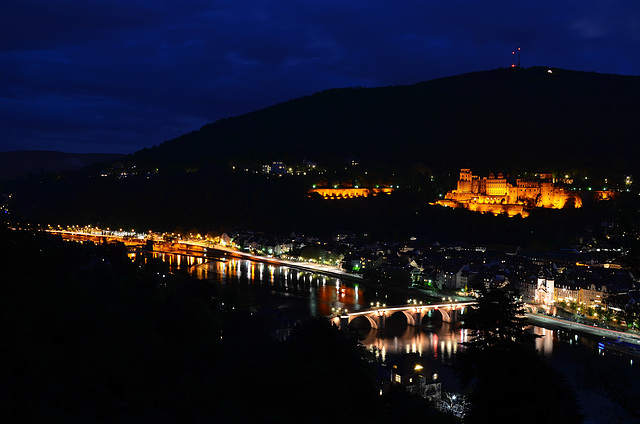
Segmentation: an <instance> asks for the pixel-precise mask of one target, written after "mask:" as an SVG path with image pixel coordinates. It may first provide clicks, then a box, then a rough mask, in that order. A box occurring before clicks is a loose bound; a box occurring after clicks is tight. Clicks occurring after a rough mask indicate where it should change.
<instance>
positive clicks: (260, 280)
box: [192, 258, 368, 316]
mask: <svg viewBox="0 0 640 424" xmlns="http://www.w3.org/2000/svg"><path fill="white" fill-rule="evenodd" d="M192 273H193V274H194V275H195V276H196V277H198V278H201V279H208V280H210V281H213V282H217V283H220V284H221V285H222V287H223V289H224V288H230V287H236V288H250V287H254V288H255V290H258V291H261V290H262V291H264V290H266V289H269V290H268V292H267V293H266V294H267V295H269V296H272V297H274V298H282V297H287V307H288V308H294V309H295V308H298V309H300V311H303V310H304V313H303V314H302V316H309V313H311V315H312V316H319V315H322V316H326V315H330V314H331V313H332V308H335V309H338V308H347V309H349V310H350V311H358V310H362V309H366V308H367V305H368V303H367V296H365V293H364V290H363V289H362V288H361V287H360V286H359V285H357V284H352V283H349V282H345V281H343V280H342V279H340V278H335V277H328V276H324V275H319V274H316V273H314V272H310V271H304V270H299V269H295V268H291V267H288V266H279V265H273V264H264V263H257V262H254V261H250V260H246V259H234V258H231V259H228V260H226V261H222V260H220V261H211V262H208V263H204V264H202V265H198V266H196V267H194V269H193V270H192ZM263 294H264V293H263ZM280 309H282V308H280Z"/></svg>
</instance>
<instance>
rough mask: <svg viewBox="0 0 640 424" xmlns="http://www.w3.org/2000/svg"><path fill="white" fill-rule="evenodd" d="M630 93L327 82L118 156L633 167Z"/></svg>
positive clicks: (541, 73) (605, 88)
mask: <svg viewBox="0 0 640 424" xmlns="http://www.w3.org/2000/svg"><path fill="white" fill-rule="evenodd" d="M639 98H640V77H636V76H619V75H606V74H597V73H592V72H577V71H568V70H562V69H555V68H546V67H534V68H527V69H497V70H493V71H483V72H474V73H469V74H464V75H459V76H453V77H448V78H441V79H436V80H432V81H427V82H422V83H418V84H414V85H410V86H394V87H381V88H346V89H333V90H327V91H323V92H319V93H316V94H313V95H310V96H307V97H302V98H299V99H295V100H291V101H288V102H285V103H281V104H277V105H274V106H272V107H268V108H266V109H262V110H259V111H256V112H253V113H248V114H246V115H242V116H238V117H234V118H227V119H222V120H219V121H217V122H215V123H212V124H209V125H206V126H204V127H202V128H201V129H200V130H198V131H194V132H192V133H189V134H185V135H183V136H181V137H178V138H176V139H174V140H171V141H167V142H165V143H163V144H161V145H159V146H157V147H155V148H152V149H144V150H142V151H139V152H137V153H135V154H134V155H132V156H131V157H130V160H131V161H132V162H134V163H135V164H137V165H148V166H159V167H173V166H177V167H188V168H196V169H197V168H199V167H202V166H206V165H208V164H209V165H211V164H214V165H215V166H221V165H225V166H226V165H228V164H229V163H237V164H240V165H245V164H246V165H251V164H259V163H268V162H270V161H273V160H283V161H285V162H287V163H300V162H302V160H303V158H306V159H307V160H312V161H315V162H318V163H327V162H335V161H336V160H344V159H345V158H349V157H354V158H357V159H358V160H359V161H361V162H362V163H365V162H368V163H371V164H386V165H391V166H395V167H401V166H405V165H407V164H412V163H415V162H421V163H424V164H426V165H428V166H430V167H432V168H434V169H436V170H437V169H438V168H440V169H442V168H444V169H446V170H455V169H457V168H460V167H471V168H473V169H474V171H475V170H477V171H478V172H483V171H487V170H493V171H494V172H498V171H499V172H510V171H512V170H530V171H543V170H544V171H554V170H562V171H565V170H568V169H580V170H589V171H591V172H593V171H595V170H609V171H610V170H618V171H620V172H629V171H633V170H636V169H638V168H639V166H640V165H639V163H638V161H637V160H636V158H637V157H638V154H639V153H640V143H638V116H640V102H638V99H639Z"/></svg>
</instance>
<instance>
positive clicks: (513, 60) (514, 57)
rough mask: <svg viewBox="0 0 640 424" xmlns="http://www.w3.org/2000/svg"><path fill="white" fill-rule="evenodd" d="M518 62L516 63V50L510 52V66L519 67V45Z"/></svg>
mask: <svg viewBox="0 0 640 424" xmlns="http://www.w3.org/2000/svg"><path fill="white" fill-rule="evenodd" d="M517 52H518V64H517V65H516V52H515V51H512V52H511V67H512V68H520V47H518V50H517Z"/></svg>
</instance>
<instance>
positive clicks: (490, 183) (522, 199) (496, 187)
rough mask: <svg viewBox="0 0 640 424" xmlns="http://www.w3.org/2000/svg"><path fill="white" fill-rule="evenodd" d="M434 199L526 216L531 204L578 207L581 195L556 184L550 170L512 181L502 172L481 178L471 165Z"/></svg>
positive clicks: (532, 205)
mask: <svg viewBox="0 0 640 424" xmlns="http://www.w3.org/2000/svg"><path fill="white" fill-rule="evenodd" d="M436 203H437V204H440V205H442V206H450V207H464V208H467V209H469V210H472V211H477V212H489V213H493V214H495V215H497V214H500V213H506V214H508V215H509V216H515V215H521V216H523V217H526V216H528V215H529V212H528V211H527V210H528V209H533V208H552V209H560V208H563V207H565V206H568V205H573V206H574V207H576V208H579V207H581V206H582V199H581V198H580V196H579V195H578V194H575V193H572V192H570V191H567V190H565V189H564V188H562V187H559V186H557V185H556V184H555V182H554V180H553V176H552V175H551V174H539V177H538V178H536V179H521V178H518V179H516V181H515V185H513V184H511V183H509V182H508V181H507V179H506V178H505V177H504V176H503V175H502V174H498V176H497V177H496V176H495V175H494V174H489V176H488V177H482V178H480V177H478V176H477V175H473V174H472V173H471V170H470V169H461V170H460V179H459V180H458V186H457V188H456V189H455V190H451V191H449V192H448V193H447V195H446V196H445V198H444V200H439V201H438V202H436Z"/></svg>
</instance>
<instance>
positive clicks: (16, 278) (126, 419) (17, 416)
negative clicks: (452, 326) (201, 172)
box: [0, 229, 450, 423]
mask: <svg viewBox="0 0 640 424" xmlns="http://www.w3.org/2000/svg"><path fill="white" fill-rule="evenodd" d="M0 257H1V258H2V262H1V263H2V265H3V266H2V270H3V271H2V272H3V276H2V278H1V279H0V329H1V330H2V342H1V343H0V358H1V360H0V419H2V422H74V423H75V422H78V423H84V422H91V423H148V422H155V423H196V422H197V423H200V422H210V423H218V422H220V423H299V422H307V423H327V422H337V423H348V422H354V421H355V420H360V419H365V420H366V421H367V422H374V423H377V422H380V423H384V422H389V420H391V421H392V420H393V419H394V418H396V417H398V416H403V417H408V416H409V415H407V413H411V414H418V415H419V416H421V417H425V419H427V420H428V421H429V422H450V421H449V420H448V419H447V418H446V417H442V416H441V415H440V414H439V413H437V412H435V411H434V410H433V408H432V407H431V406H430V405H429V404H427V403H426V402H425V401H424V400H422V399H421V398H415V397H412V396H409V395H408V394H406V393H405V392H403V391H400V392H394V393H393V394H392V396H387V397H381V396H379V391H378V390H377V389H376V386H375V368H374V364H373V363H372V361H371V355H370V354H369V353H368V352H367V351H365V350H364V348H363V347H362V346H361V345H359V343H358V340H357V339H356V338H355V337H354V335H353V334H351V333H345V332H341V331H338V330H337V328H336V327H332V326H331V325H330V324H329V323H328V321H325V320H323V319H311V320H309V321H305V322H303V323H299V324H298V325H297V326H296V327H295V328H294V329H293V331H292V333H291V335H290V336H289V337H288V338H287V339H286V340H282V339H280V338H278V337H276V335H277V334H278V333H277V330H279V329H282V328H286V327H290V326H291V325H292V323H291V322H290V321H288V320H287V319H286V318H283V317H282V316H281V315H280V314H278V313H276V312H275V311H270V310H262V309H258V310H257V311H256V310H253V312H251V311H250V310H249V309H246V308H245V305H243V304H241V303H238V302H237V301H234V299H238V297H237V296H234V295H233V293H229V292H225V293H224V294H222V292H221V291H220V290H219V288H218V287H216V286H212V285H210V283H208V282H206V281H198V280H194V279H192V278H190V277H189V276H188V275H186V274H172V273H169V270H168V268H167V267H166V266H165V265H164V264H163V263H162V262H154V261H148V262H147V263H146V264H145V263H144V261H141V262H136V263H134V262H131V261H130V260H129V259H128V258H127V255H126V251H125V249H124V247H123V246H121V245H93V244H87V243H85V244H79V243H75V242H64V241H62V240H61V239H60V238H57V237H54V236H52V235H49V234H46V233H35V234H33V233H27V232H18V231H7V230H5V229H0Z"/></svg>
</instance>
